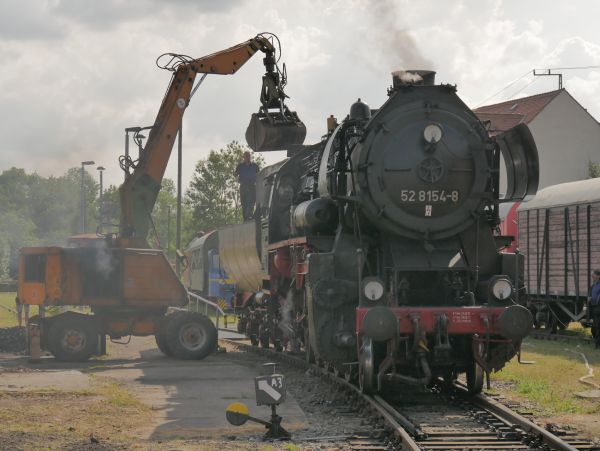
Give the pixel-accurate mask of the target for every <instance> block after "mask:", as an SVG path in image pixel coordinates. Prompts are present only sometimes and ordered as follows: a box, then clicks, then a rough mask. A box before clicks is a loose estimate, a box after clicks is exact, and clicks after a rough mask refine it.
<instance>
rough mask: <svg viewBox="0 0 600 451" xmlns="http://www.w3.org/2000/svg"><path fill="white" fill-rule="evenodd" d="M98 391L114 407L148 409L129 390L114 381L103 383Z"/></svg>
mask: <svg viewBox="0 0 600 451" xmlns="http://www.w3.org/2000/svg"><path fill="white" fill-rule="evenodd" d="M98 392H99V393H100V394H101V395H102V396H104V398H105V399H106V401H107V402H108V403H109V404H111V405H113V406H115V407H120V408H133V409H136V410H140V411H144V410H147V409H148V407H147V406H146V405H145V404H143V403H141V402H140V401H139V400H138V399H137V398H136V397H135V396H134V395H133V394H132V393H131V392H129V391H128V390H126V389H125V388H124V387H123V386H121V385H119V384H117V383H116V382H105V383H103V384H102V386H101V388H100V390H98Z"/></svg>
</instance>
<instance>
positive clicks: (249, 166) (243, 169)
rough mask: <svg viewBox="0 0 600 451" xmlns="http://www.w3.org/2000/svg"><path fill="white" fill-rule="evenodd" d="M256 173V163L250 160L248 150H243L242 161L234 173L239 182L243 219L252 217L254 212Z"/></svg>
mask: <svg viewBox="0 0 600 451" xmlns="http://www.w3.org/2000/svg"><path fill="white" fill-rule="evenodd" d="M256 174H258V165H257V164H256V163H253V162H252V160H251V157H250V152H244V161H242V162H241V163H240V164H238V165H237V168H235V175H237V177H238V181H239V182H240V201H241V203H242V216H243V217H244V221H247V220H248V219H252V216H253V214H254V203H255V202H256Z"/></svg>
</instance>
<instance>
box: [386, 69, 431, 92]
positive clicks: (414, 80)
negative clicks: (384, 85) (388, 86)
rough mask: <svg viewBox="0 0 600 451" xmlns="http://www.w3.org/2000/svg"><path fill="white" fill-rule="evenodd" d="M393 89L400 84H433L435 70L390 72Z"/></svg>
mask: <svg viewBox="0 0 600 451" xmlns="http://www.w3.org/2000/svg"><path fill="white" fill-rule="evenodd" d="M392 82H393V89H398V88H400V87H401V86H433V85H434V84H435V71H433V70H397V71H394V72H392Z"/></svg>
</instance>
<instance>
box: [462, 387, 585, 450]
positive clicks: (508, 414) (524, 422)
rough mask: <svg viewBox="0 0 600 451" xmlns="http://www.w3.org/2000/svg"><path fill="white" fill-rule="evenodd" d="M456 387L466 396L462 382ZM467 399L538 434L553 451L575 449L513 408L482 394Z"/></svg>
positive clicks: (525, 429) (524, 429)
mask: <svg viewBox="0 0 600 451" xmlns="http://www.w3.org/2000/svg"><path fill="white" fill-rule="evenodd" d="M456 387H457V389H459V390H460V391H459V393H460V394H461V396H463V397H466V398H467V394H468V392H467V388H466V387H465V386H464V385H462V384H456ZM468 401H469V402H471V403H473V404H475V405H476V406H478V407H480V408H482V409H484V410H487V411H489V412H492V413H494V414H496V415H498V416H499V417H501V418H503V419H507V420H509V421H510V422H512V423H515V424H517V425H518V426H519V427H520V428H521V429H522V430H523V431H524V432H526V433H529V434H535V435H538V436H539V437H540V438H541V439H542V441H543V442H544V443H545V444H546V445H548V446H550V447H551V448H552V449H553V450H555V451H577V448H575V447H574V446H571V445H570V444H568V443H567V442H565V441H563V440H561V439H560V438H559V437H557V436H556V435H554V434H552V433H551V432H550V431H547V430H546V429H544V428H543V427H541V426H538V425H537V424H535V423H534V422H533V421H531V420H528V419H527V418H525V417H524V416H523V415H521V414H519V413H517V412H515V411H514V410H512V409H510V408H508V407H506V406H505V405H503V404H501V403H499V402H498V401H496V400H494V399H492V398H490V397H488V396H485V395H483V394H479V395H476V396H468Z"/></svg>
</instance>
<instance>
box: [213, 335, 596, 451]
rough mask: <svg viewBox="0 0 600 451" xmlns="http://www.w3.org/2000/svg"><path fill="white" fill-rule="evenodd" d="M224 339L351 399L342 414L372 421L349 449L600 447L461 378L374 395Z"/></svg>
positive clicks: (298, 362) (288, 358)
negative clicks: (478, 391)
mask: <svg viewBox="0 0 600 451" xmlns="http://www.w3.org/2000/svg"><path fill="white" fill-rule="evenodd" d="M220 341H221V342H222V344H227V345H229V346H233V347H234V348H237V349H240V350H243V351H248V352H253V353H255V354H258V355H262V356H265V357H269V358H271V359H274V360H277V361H279V362H283V363H285V364H288V365H291V366H294V367H296V368H300V369H303V370H305V369H310V371H312V372H313V374H315V375H318V376H319V377H321V378H322V379H325V380H326V381H327V383H329V384H331V385H332V387H334V388H335V390H337V391H339V392H340V394H341V395H343V397H344V399H346V400H347V401H346V403H345V404H344V405H339V406H338V407H337V413H336V414H339V415H348V414H353V415H362V416H363V417H364V418H365V419H366V421H367V422H368V423H369V427H370V430H371V434H369V435H368V436H348V437H346V443H347V446H348V448H349V449H352V450H355V451H358V450H369V451H377V450H394V449H399V450H409V451H417V450H422V451H425V450H461V451H464V450H489V451H491V450H519V449H521V450H560V451H563V450H564V451H567V450H568V451H573V450H578V449H579V450H600V447H598V446H596V445H594V444H592V443H590V442H589V440H586V439H584V438H582V437H579V436H577V435H576V434H573V433H572V432H566V431H559V430H554V431H550V430H546V429H544V428H543V427H541V426H539V425H537V424H535V423H534V422H533V421H532V420H531V419H530V418H528V416H530V415H529V414H527V413H518V412H516V411H515V410H513V409H512V408H509V407H507V406H506V405H504V404H502V403H500V402H498V401H497V400H495V399H493V398H490V397H488V396H486V395H478V396H475V397H469V396H467V391H466V388H465V387H464V386H462V385H461V384H460V383H459V384H457V385H455V386H454V387H452V388H451V389H449V390H441V389H440V387H441V383H440V387H437V388H434V389H433V390H427V391H416V390H414V389H413V390H411V391H410V393H407V392H406V391H402V390H397V389H396V390H388V391H385V392H384V393H382V394H381V395H379V394H377V395H373V396H369V395H366V394H363V393H361V392H360V390H359V389H358V388H357V387H356V386H355V385H353V384H352V383H350V382H348V381H346V380H345V379H344V378H342V377H338V376H336V375H334V374H333V373H332V372H330V371H328V370H327V369H325V368H322V367H319V366H316V365H314V364H312V365H310V364H308V363H306V362H305V360H304V359H303V358H301V357H298V356H293V355H290V354H287V353H280V352H276V351H274V350H272V349H265V348H260V347H256V346H252V345H250V344H249V343H245V342H242V341H239V340H232V339H220Z"/></svg>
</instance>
